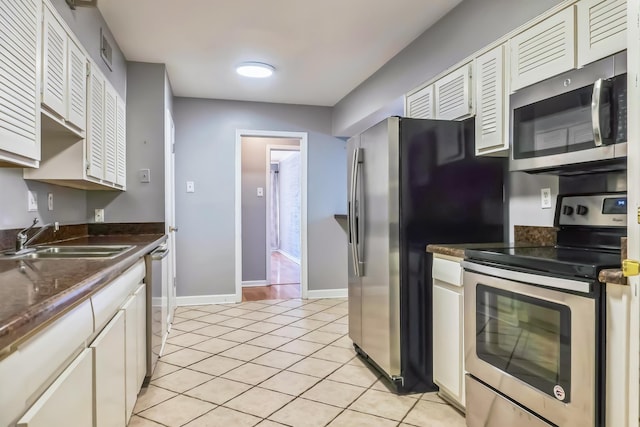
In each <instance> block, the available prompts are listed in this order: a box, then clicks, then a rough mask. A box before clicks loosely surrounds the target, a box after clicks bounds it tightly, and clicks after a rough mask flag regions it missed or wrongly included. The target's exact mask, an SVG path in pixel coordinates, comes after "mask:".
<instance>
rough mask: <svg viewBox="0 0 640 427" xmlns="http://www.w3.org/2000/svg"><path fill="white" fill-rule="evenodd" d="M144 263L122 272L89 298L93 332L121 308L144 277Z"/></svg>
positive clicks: (140, 262) (141, 262)
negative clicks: (91, 308) (91, 309)
mask: <svg viewBox="0 0 640 427" xmlns="http://www.w3.org/2000/svg"><path fill="white" fill-rule="evenodd" d="M144 273H145V268H144V261H142V260H140V261H139V262H138V263H137V264H135V265H134V266H133V267H131V268H130V269H129V270H127V271H126V272H124V273H123V274H122V275H121V276H119V277H118V278H117V279H115V280H114V281H113V282H111V283H109V284H108V285H107V286H106V287H105V288H104V289H102V290H101V291H99V292H98V293H97V294H95V295H94V296H92V297H91V305H92V306H93V318H94V323H95V330H96V331H99V330H100V329H101V328H102V327H103V326H104V325H105V324H106V323H107V322H108V321H109V319H111V318H112V317H113V315H114V314H115V313H116V312H117V311H118V309H119V308H120V307H121V306H122V304H123V303H124V301H125V299H126V298H127V296H129V295H130V294H131V293H133V292H134V291H135V290H136V288H137V285H138V284H139V283H140V282H141V281H142V278H143V277H144Z"/></svg>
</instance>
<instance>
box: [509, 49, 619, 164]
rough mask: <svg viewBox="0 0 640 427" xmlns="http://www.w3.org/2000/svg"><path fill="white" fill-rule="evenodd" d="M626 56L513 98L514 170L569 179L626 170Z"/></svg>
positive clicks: (523, 91)
mask: <svg viewBox="0 0 640 427" xmlns="http://www.w3.org/2000/svg"><path fill="white" fill-rule="evenodd" d="M626 73H627V57H626V52H622V53H619V54H616V55H613V56H610V57H607V58H604V59H602V60H600V61H597V62H594V63H592V64H589V65H587V66H585V67H584V68H581V69H579V70H572V71H570V72H567V73H565V74H561V75H559V76H557V77H554V78H552V79H549V80H545V81H543V82H540V83H537V84H535V85H532V86H529V87H527V88H524V89H521V90H519V91H518V92H516V93H514V94H513V95H511V98H510V103H511V117H510V129H511V135H510V137H511V144H512V145H511V146H512V149H511V159H510V162H509V169H510V170H511V171H527V172H531V173H556V174H560V175H571V174H580V173H588V172H599V171H609V170H620V169H626V156H627V74H626Z"/></svg>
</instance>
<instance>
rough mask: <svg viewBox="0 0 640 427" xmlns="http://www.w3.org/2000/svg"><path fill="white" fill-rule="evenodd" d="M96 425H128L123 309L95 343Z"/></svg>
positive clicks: (93, 349)
mask: <svg viewBox="0 0 640 427" xmlns="http://www.w3.org/2000/svg"><path fill="white" fill-rule="evenodd" d="M90 348H91V350H92V351H93V370H94V372H93V378H94V390H95V396H94V407H95V421H96V422H95V427H124V426H126V424H127V422H126V415H125V410H126V399H125V389H126V388H125V378H126V367H125V316H124V313H123V311H119V312H118V313H117V314H116V315H115V317H114V318H113V319H111V321H110V322H109V323H107V326H105V328H104V329H103V330H102V332H100V335H98V337H97V338H96V339H95V340H94V341H93V343H91V346H90Z"/></svg>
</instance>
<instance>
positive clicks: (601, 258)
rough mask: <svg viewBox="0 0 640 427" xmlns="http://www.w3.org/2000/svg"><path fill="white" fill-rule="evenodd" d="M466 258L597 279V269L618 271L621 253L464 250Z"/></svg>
mask: <svg viewBox="0 0 640 427" xmlns="http://www.w3.org/2000/svg"><path fill="white" fill-rule="evenodd" d="M465 258H467V259H469V260H476V261H485V262H490V263H494V264H501V265H504V266H507V267H513V268H516V269H517V268H523V269H526V270H533V271H542V272H547V273H551V274H559V275H564V276H576V277H586V278H591V279H596V278H597V277H598V273H599V272H600V270H602V269H605V268H620V265H621V261H620V251H614V250H595V249H584V248H570V247H555V246H541V247H518V248H495V249H467V250H466V251H465Z"/></svg>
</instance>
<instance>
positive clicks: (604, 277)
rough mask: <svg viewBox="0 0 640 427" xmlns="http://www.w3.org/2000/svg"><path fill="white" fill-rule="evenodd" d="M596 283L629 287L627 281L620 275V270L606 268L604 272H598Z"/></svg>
mask: <svg viewBox="0 0 640 427" xmlns="http://www.w3.org/2000/svg"><path fill="white" fill-rule="evenodd" d="M598 281H599V282H600V283H610V284H613V285H623V286H628V285H629V281H628V280H627V278H626V277H624V275H623V274H622V269H621V268H608V269H605V270H600V273H599V274H598Z"/></svg>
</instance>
